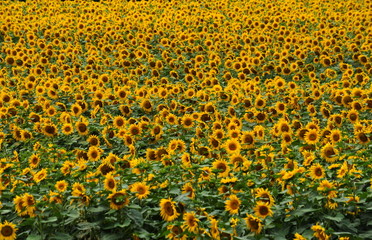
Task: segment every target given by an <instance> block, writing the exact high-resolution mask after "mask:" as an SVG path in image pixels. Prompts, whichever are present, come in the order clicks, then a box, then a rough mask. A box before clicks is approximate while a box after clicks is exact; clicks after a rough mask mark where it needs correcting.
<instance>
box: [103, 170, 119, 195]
mask: <svg viewBox="0 0 372 240" xmlns="http://www.w3.org/2000/svg"><path fill="white" fill-rule="evenodd" d="M103 184H104V188H105V189H106V190H108V191H112V192H115V191H116V180H115V178H114V177H113V176H112V173H111V172H109V173H108V174H106V176H105V180H104V181H103Z"/></svg>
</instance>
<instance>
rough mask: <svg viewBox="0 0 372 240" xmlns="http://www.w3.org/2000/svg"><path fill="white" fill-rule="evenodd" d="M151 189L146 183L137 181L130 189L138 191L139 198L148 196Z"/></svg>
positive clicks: (134, 191)
mask: <svg viewBox="0 0 372 240" xmlns="http://www.w3.org/2000/svg"><path fill="white" fill-rule="evenodd" d="M149 189H150V187H149V186H148V185H146V183H144V182H137V183H134V184H133V185H132V186H131V188H130V191H131V192H133V193H136V197H137V198H138V199H143V198H147V196H148V195H149V194H150V191H149Z"/></svg>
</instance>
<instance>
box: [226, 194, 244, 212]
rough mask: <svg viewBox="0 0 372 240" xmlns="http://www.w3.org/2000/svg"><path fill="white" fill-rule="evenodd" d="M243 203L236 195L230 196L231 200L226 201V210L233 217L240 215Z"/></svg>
mask: <svg viewBox="0 0 372 240" xmlns="http://www.w3.org/2000/svg"><path fill="white" fill-rule="evenodd" d="M240 204H241V201H240V199H239V198H238V197H237V196H236V195H235V194H233V195H230V197H229V199H228V200H226V201H225V210H226V211H228V212H229V213H230V214H231V215H232V214H238V212H239V207H240Z"/></svg>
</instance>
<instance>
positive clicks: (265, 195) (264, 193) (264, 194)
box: [255, 188, 275, 207]
mask: <svg viewBox="0 0 372 240" xmlns="http://www.w3.org/2000/svg"><path fill="white" fill-rule="evenodd" d="M255 196H256V198H258V199H259V201H261V202H264V203H267V204H268V206H269V207H271V206H273V205H274V202H275V200H274V198H273V196H272V195H271V193H270V192H269V190H268V189H263V188H258V189H256V195H255Z"/></svg>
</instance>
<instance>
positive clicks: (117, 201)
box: [107, 190, 129, 210]
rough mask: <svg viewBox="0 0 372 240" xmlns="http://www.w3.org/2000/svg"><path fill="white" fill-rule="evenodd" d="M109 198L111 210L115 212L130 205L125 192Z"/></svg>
mask: <svg viewBox="0 0 372 240" xmlns="http://www.w3.org/2000/svg"><path fill="white" fill-rule="evenodd" d="M107 198H108V199H110V208H111V209H114V210H119V209H121V208H123V207H125V206H126V205H128V204H129V198H128V196H127V194H126V191H125V190H121V191H118V192H113V193H111V194H110V195H109V196H108V197H107Z"/></svg>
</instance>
